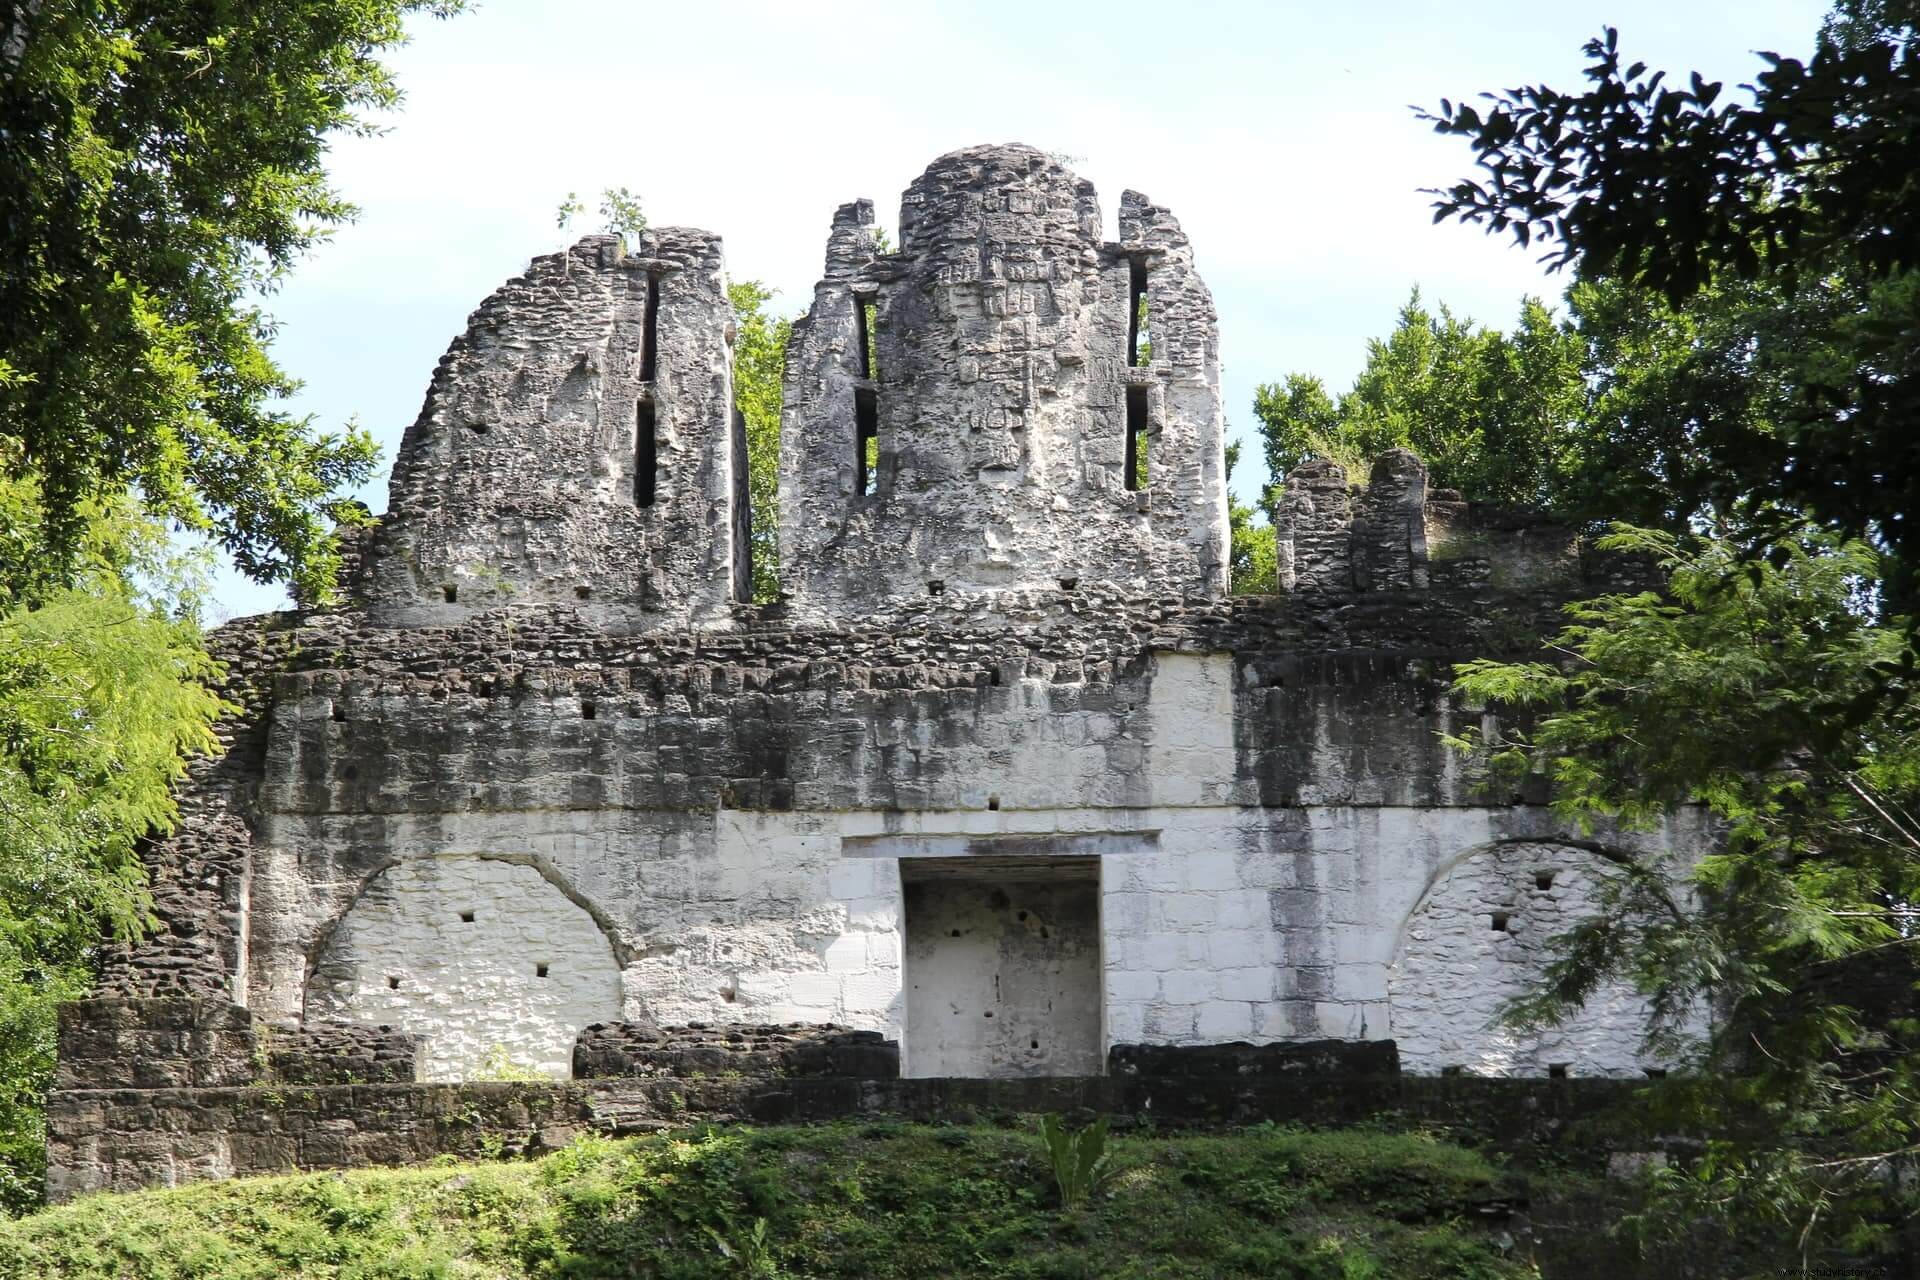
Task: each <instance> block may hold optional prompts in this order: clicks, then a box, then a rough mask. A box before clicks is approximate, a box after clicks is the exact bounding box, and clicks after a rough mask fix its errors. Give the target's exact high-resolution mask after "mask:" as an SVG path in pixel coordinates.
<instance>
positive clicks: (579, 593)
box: [573, 587, 593, 600]
mask: <svg viewBox="0 0 1920 1280" xmlns="http://www.w3.org/2000/svg"><path fill="white" fill-rule="evenodd" d="M573 598H574V599H575V600H590V599H592V598H593V588H592V587H575V588H574V589H573Z"/></svg>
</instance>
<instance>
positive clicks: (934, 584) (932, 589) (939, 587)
mask: <svg viewBox="0 0 1920 1280" xmlns="http://www.w3.org/2000/svg"><path fill="white" fill-rule="evenodd" d="M946 589H947V584H946V583H944V582H942V581H940V579H938V578H935V579H934V580H933V581H931V582H929V583H927V594H928V595H930V596H937V595H939V594H941V593H942V592H944V591H945V590H946Z"/></svg>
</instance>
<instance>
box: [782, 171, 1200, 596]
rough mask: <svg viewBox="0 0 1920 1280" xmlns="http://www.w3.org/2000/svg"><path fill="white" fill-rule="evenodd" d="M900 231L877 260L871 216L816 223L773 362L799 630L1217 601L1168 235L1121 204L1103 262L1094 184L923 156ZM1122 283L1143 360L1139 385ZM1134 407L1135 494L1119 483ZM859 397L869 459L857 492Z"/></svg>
mask: <svg viewBox="0 0 1920 1280" xmlns="http://www.w3.org/2000/svg"><path fill="white" fill-rule="evenodd" d="M900 209H901V213H900V247H899V249H898V251H896V252H893V253H890V254H884V255H883V254H880V253H878V252H877V247H876V245H875V242H874V239H873V234H872V223H873V207H872V205H871V204H870V203H867V202H859V203H856V204H851V205H847V206H844V207H843V208H842V209H841V210H840V211H839V213H838V214H837V215H836V216H835V219H834V225H833V231H832V234H831V236H830V239H829V242H828V250H827V262H826V271H825V274H824V278H823V279H822V280H821V281H820V283H819V285H818V286H817V287H816V288H815V290H814V298H813V306H812V308H811V309H810V311H809V313H808V315H807V317H806V318H805V319H804V320H803V321H801V322H799V323H796V324H795V326H794V336H793V342H792V345H791V346H790V347H789V349H788V352H787V380H786V407H785V410H784V413H783V433H784V434H783V447H782V453H781V531H780V535H781V537H780V540H781V546H782V548H783V563H782V576H783V586H784V587H785V588H786V590H787V591H788V593H789V594H790V595H791V597H792V599H793V602H794V608H795V610H796V611H797V612H800V613H803V614H816V615H825V614H834V613H840V614H845V613H849V612H860V611H864V610H867V609H870V608H872V607H873V606H875V605H876V604H879V603H881V602H884V601H887V600H889V599H893V598H897V597H902V596H912V595H919V594H924V593H926V592H928V591H930V590H940V591H955V592H959V591H978V590H984V589H994V588H1006V587H1033V586H1041V585H1045V586H1053V585H1055V584H1056V583H1058V582H1060V581H1062V580H1066V581H1078V582H1082V583H1086V584H1092V583H1095V582H1100V583H1112V584H1115V585H1119V586H1123V587H1126V588H1128V589H1130V590H1135V591H1147V592H1154V593H1160V592H1166V591H1174V592H1193V593H1197V594H1204V595H1221V594H1224V593H1225V590H1226V548H1227V518H1226V487H1225V463H1224V454H1223V452H1222V451H1223V447H1224V444H1223V423H1224V418H1223V414H1222V410H1221V404H1220V370H1219V340H1218V336H1217V333H1216V330H1215V323H1214V312H1213V301H1212V297H1211V295H1210V294H1209V293H1208V292H1207V289H1206V286H1205V285H1204V284H1202V283H1201V281H1200V279H1199V276H1198V275H1197V274H1196V273H1195V272H1194V269H1193V252H1192V249H1191V247H1190V246H1189V245H1188V243H1187V240H1186V237H1185V236H1184V235H1183V234H1182V233H1181V231H1180V225H1179V223H1178V222H1176V221H1175V220H1174V218H1173V216H1172V215H1171V214H1169V213H1168V212H1167V211H1166V210H1165V209H1162V208H1160V207H1159V206H1157V205H1153V204H1151V203H1150V202H1148V200H1147V199H1146V197H1144V196H1142V195H1140V194H1139V193H1138V192H1131V191H1130V192H1127V193H1126V194H1125V195H1124V196H1123V197H1122V199H1121V210H1120V237H1121V238H1120V240H1119V242H1117V243H1108V242H1103V241H1102V240H1101V222H1100V206H1099V202H1098V199H1097V197H1096V195H1095V193H1094V190H1093V186H1092V184H1091V183H1088V182H1086V181H1085V180H1084V179H1081V178H1077V177H1075V176H1074V175H1073V174H1072V173H1071V172H1069V171H1068V170H1067V169H1066V168H1065V167H1063V166H1062V165H1061V164H1059V163H1058V162H1057V161H1055V160H1053V159H1050V158H1049V157H1048V156H1047V155H1046V154H1045V153H1043V152H1040V151H1036V150H1034V149H1033V148H1030V147H975V148H970V149H967V150H964V151H956V152H954V153H952V154H951V155H947V156H943V157H941V158H940V159H939V160H936V161H935V162H934V163H933V164H932V165H931V166H930V167H929V168H928V169H927V171H926V173H924V174H922V175H921V176H920V178H918V179H917V180H916V181H915V182H914V183H913V185H912V186H910V187H909V188H908V189H907V191H906V194H905V195H904V196H903V197H902V199H901V206H900ZM1136 279H1138V280H1139V281H1140V282H1141V284H1142V286H1143V288H1144V293H1145V295H1146V298H1147V303H1148V315H1149V317H1150V323H1149V328H1150V332H1151V336H1152V353H1151V354H1152V359H1151V362H1150V363H1146V364H1142V365H1138V366H1136V365H1134V364H1133V363H1132V359H1131V357H1130V349H1129V345H1128V344H1129V338H1130V334H1131V332H1132V327H1131V326H1132V318H1133V308H1134V301H1135V299H1136V297H1137V296H1138V294H1137V293H1136V290H1135V287H1134V285H1135V281H1136ZM867 306H871V307H872V308H873V313H874V314H873V319H874V325H873V330H872V337H873V342H872V347H873V358H872V360H871V361H869V360H868V359H867V358H866V357H865V355H864V354H863V351H862V347H863V343H862V341H861V333H862V327H861V326H862V323H863V321H862V319H861V314H862V308H863V307H867ZM1130 394H1131V395H1133V396H1135V397H1136V398H1137V400H1138V401H1139V402H1140V406H1141V408H1138V409H1136V410H1135V412H1136V413H1141V412H1143V413H1144V417H1143V418H1142V419H1141V421H1142V424H1143V425H1144V427H1145V436H1146V439H1145V443H1144V448H1145V451H1146V455H1147V460H1146V466H1145V468H1144V470H1145V475H1146V481H1147V483H1146V484H1145V486H1144V487H1141V488H1134V487H1132V485H1131V484H1130V483H1129V479H1128V476H1127V474H1126V466H1125V463H1126V460H1127V457H1128V442H1127V437H1128V412H1129V411H1128V407H1127V400H1128V397H1129V395H1130ZM863 395H871V396H872V397H873V400H874V402H875V405H876V408H877V439H878V465H877V467H876V468H875V470H874V473H873V475H872V477H871V480H870V481H868V482H866V483H865V484H864V485H863V483H862V480H861V473H862V467H861V465H860V461H859V459H860V454H859V441H858V439H857V423H858V418H859V411H858V408H857V400H858V398H859V397H860V396H863Z"/></svg>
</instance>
